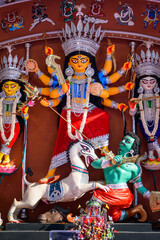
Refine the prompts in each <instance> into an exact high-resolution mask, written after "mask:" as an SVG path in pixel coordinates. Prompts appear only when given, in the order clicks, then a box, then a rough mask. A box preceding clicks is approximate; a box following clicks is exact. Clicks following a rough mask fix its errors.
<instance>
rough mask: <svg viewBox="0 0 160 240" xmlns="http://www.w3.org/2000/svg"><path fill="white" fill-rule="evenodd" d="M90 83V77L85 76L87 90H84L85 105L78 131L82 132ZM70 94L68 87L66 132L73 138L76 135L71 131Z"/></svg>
mask: <svg viewBox="0 0 160 240" xmlns="http://www.w3.org/2000/svg"><path fill="white" fill-rule="evenodd" d="M68 80H69V81H70V80H71V77H70V78H69V79H68ZM90 83H91V77H88V78H87V91H86V106H85V107H84V108H83V109H84V113H83V117H82V122H81V125H80V129H79V132H80V133H82V132H83V130H84V127H85V123H86V119H87V113H88V106H89V97H90V94H89V93H90ZM71 125H72V124H71V94H70V88H69V90H68V92H67V132H68V136H69V137H70V138H71V139H73V140H75V139H76V138H77V137H76V135H73V134H72V131H71Z"/></svg>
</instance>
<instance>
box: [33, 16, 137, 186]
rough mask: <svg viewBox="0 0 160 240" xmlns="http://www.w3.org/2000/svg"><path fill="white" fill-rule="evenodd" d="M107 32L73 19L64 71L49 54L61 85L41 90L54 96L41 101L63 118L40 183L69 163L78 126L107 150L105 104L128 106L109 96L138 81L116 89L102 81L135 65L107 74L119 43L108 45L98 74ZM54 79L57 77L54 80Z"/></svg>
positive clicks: (44, 78)
mask: <svg viewBox="0 0 160 240" xmlns="http://www.w3.org/2000/svg"><path fill="white" fill-rule="evenodd" d="M104 33H105V32H102V33H101V28H98V29H97V30H95V29H94V27H92V28H91V29H90V28H89V23H87V24H86V25H85V26H83V23H82V20H81V18H80V19H79V21H78V24H77V26H75V24H74V23H73V22H71V28H70V27H69V25H68V24H66V27H65V31H64V33H63V34H64V36H63V37H64V42H63V44H62V47H63V50H64V53H65V63H64V71H63V74H61V73H60V72H58V70H57V69H56V66H55V68H53V66H54V60H53V59H52V58H54V59H55V55H52V54H51V55H50V57H49V58H50V59H51V61H52V62H51V63H50V64H48V66H49V68H48V70H49V72H50V73H51V74H52V76H54V75H57V73H58V74H59V76H60V78H61V85H57V86H56V87H55V88H53V87H52V88H51V89H50V88H42V89H40V93H41V94H42V95H45V96H49V97H50V98H51V99H50V100H46V99H43V100H41V104H42V105H43V106H46V107H47V106H50V107H56V106H57V108H58V110H59V112H60V113H61V116H62V118H63V119H62V118H60V122H59V130H58V135H57V139H56V143H55V146H54V153H53V158H52V160H51V164H50V168H49V171H48V173H47V175H46V176H45V178H43V179H41V180H40V181H39V182H40V183H47V182H49V181H50V180H51V179H52V180H53V176H54V173H55V169H56V168H57V167H58V166H60V165H62V164H64V163H66V162H67V157H66V149H67V145H68V144H69V143H70V141H71V139H76V136H75V129H78V130H79V132H80V133H81V134H83V135H84V136H86V137H87V138H89V139H91V140H92V141H93V142H94V143H95V146H96V147H97V148H98V147H99V148H103V149H104V150H106V151H107V149H108V144H109V143H108V140H109V115H108V113H107V112H106V111H104V110H103V105H107V106H109V107H112V108H116V109H119V110H120V111H121V110H125V109H126V108H127V106H126V105H125V104H123V103H121V104H117V103H115V102H112V101H111V100H109V99H108V98H109V95H114V94H117V93H121V92H123V91H125V90H129V89H132V87H133V85H134V84H131V83H129V84H126V85H125V86H122V87H115V88H113V89H112V88H107V89H105V88H103V86H102V84H101V81H102V82H103V83H104V85H105V84H107V83H108V82H109V81H110V83H113V82H116V81H117V80H118V79H119V78H120V77H121V76H122V75H123V74H124V73H125V72H126V71H127V70H128V69H130V67H131V63H130V62H127V63H125V64H124V66H123V68H122V69H121V70H120V71H117V72H116V73H114V74H113V76H110V77H107V78H106V74H108V73H109V72H110V71H111V68H112V58H111V54H112V53H113V52H114V49H115V46H114V45H112V46H109V47H108V48H107V58H106V62H105V64H104V69H103V70H102V71H100V72H99V74H98V70H97V67H96V62H95V55H96V53H97V51H98V49H99V46H100V41H101V40H102V38H103V37H104ZM47 62H48V61H47ZM52 68H53V69H54V70H55V71H53V69H52ZM35 72H36V74H37V75H38V77H39V78H40V79H41V80H42V82H43V83H44V84H45V85H48V86H52V83H53V77H52V78H51V79H50V78H49V77H48V76H46V75H45V74H43V73H42V72H41V71H40V69H39V68H38V67H36V68H35ZM62 75H63V76H62ZM57 78H58V77H57ZM64 79H65V80H64ZM54 81H57V80H56V79H54ZM58 81H59V78H58ZM59 82H60V81H59ZM108 101H109V102H108ZM102 104H103V105H102ZM64 119H66V121H64ZM66 122H67V123H66Z"/></svg>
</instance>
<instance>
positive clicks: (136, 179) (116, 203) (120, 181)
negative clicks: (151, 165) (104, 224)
mask: <svg viewBox="0 0 160 240" xmlns="http://www.w3.org/2000/svg"><path fill="white" fill-rule="evenodd" d="M140 146H141V140H140V138H139V137H138V135H136V134H135V133H133V132H128V133H127V134H126V135H124V137H123V139H122V141H121V142H120V144H119V150H118V155H116V156H114V155H113V153H112V155H113V156H111V157H108V156H106V157H101V158H100V159H98V160H95V161H93V162H92V163H91V165H92V167H94V168H96V169H103V173H104V178H105V186H106V187H108V190H107V191H103V190H101V189H96V190H95V191H94V193H93V196H92V198H91V200H90V201H89V203H91V202H95V201H96V202H97V201H98V202H99V203H100V204H101V205H106V204H107V206H108V208H109V209H108V210H107V213H108V215H109V216H111V217H112V218H113V221H115V222H117V221H123V220H125V219H126V218H130V217H132V216H134V215H136V214H140V219H139V221H141V222H143V221H145V220H146V219H147V213H146V211H145V210H144V208H143V206H142V204H138V205H137V206H135V207H133V208H130V206H131V204H132V201H133V199H134V196H133V194H132V193H131V191H130V190H129V188H128V185H127V182H130V183H133V184H134V187H135V188H136V189H137V191H138V192H139V193H141V194H142V195H143V197H144V198H147V199H149V198H150V191H149V190H147V189H146V188H145V187H144V186H143V183H142V180H141V175H142V169H141V166H140V161H141V160H142V159H141V157H140V156H139V154H140Z"/></svg>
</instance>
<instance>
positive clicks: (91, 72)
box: [85, 65, 95, 77]
mask: <svg viewBox="0 0 160 240" xmlns="http://www.w3.org/2000/svg"><path fill="white" fill-rule="evenodd" d="M94 72H95V71H94V68H92V67H91V65H88V67H87V68H86V70H85V75H86V76H87V77H92V76H93V75H94Z"/></svg>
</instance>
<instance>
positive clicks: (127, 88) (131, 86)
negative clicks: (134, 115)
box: [124, 82, 134, 90]
mask: <svg viewBox="0 0 160 240" xmlns="http://www.w3.org/2000/svg"><path fill="white" fill-rule="evenodd" d="M124 87H125V89H126V90H132V89H133V87H134V83H133V82H127V83H126V84H125V86H124Z"/></svg>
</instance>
